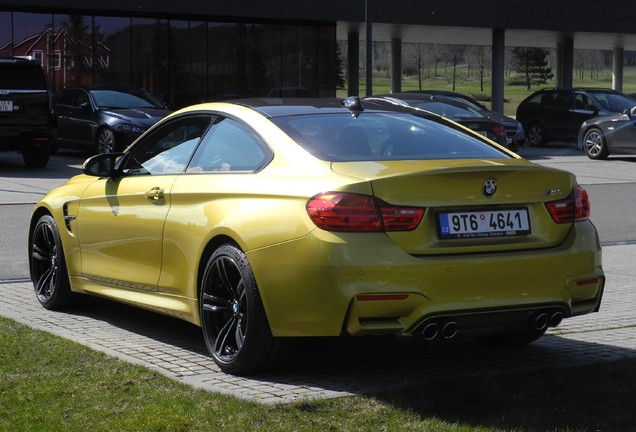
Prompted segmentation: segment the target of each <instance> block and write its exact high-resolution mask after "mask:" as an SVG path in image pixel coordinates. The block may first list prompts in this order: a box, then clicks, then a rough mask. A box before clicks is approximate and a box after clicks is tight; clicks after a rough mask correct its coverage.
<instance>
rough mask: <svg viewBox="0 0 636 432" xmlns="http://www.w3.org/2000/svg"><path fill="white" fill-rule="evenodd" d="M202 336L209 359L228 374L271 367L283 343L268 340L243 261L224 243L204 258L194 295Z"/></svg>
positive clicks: (262, 312)
mask: <svg viewBox="0 0 636 432" xmlns="http://www.w3.org/2000/svg"><path fill="white" fill-rule="evenodd" d="M199 313H200V317H201V327H202V328H203V337H204V339H205V344H206V346H207V348H208V351H209V353H210V356H211V357H212V358H213V359H214V361H215V362H216V364H217V365H218V366H219V368H220V369H221V370H222V371H223V372H225V373H229V374H237V375H244V374H250V373H254V372H259V371H264V370H268V369H272V368H274V367H275V366H276V365H277V364H278V363H279V362H280V361H281V360H282V358H283V356H284V352H285V350H286V346H287V344H288V343H289V342H288V340H286V339H281V338H274V337H273V336H272V333H271V330H270V327H269V324H268V322H267V317H266V316H265V310H264V308H263V304H262V302H261V299H260V295H259V292H258V288H257V286H256V280H255V278H254V274H253V272H252V269H251V267H250V264H249V262H248V261H247V257H246V256H245V254H244V253H243V251H241V250H240V249H239V248H237V247H236V246H234V245H231V244H226V245H223V246H221V247H219V248H218V249H216V250H215V251H214V253H213V254H212V256H211V257H210V258H209V259H208V261H207V263H206V266H205V271H204V273H203V279H202V282H201V290H200V294H199Z"/></svg>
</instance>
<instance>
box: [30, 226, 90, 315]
mask: <svg viewBox="0 0 636 432" xmlns="http://www.w3.org/2000/svg"><path fill="white" fill-rule="evenodd" d="M30 240H31V241H30V250H29V256H30V260H31V262H30V264H31V265H30V267H31V281H32V282H33V288H34V289H35V296H36V297H37V299H38V301H39V302H40V304H41V305H42V306H43V307H44V308H45V309H49V310H60V309H66V308H68V307H70V306H73V305H74V304H75V303H76V301H77V300H78V299H79V297H80V295H81V294H77V293H74V292H72V291H71V285H70V282H69V279H68V272H67V269H66V260H65V259H64V250H63V249H62V241H61V239H60V232H59V230H58V227H57V223H56V222H55V219H53V217H52V216H50V215H44V216H42V217H40V219H39V220H38V222H37V223H36V225H35V227H34V228H33V232H32V234H31V239H30Z"/></svg>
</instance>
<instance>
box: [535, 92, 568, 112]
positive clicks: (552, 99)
mask: <svg viewBox="0 0 636 432" xmlns="http://www.w3.org/2000/svg"><path fill="white" fill-rule="evenodd" d="M545 96H546V98H545V99H542V100H541V102H542V104H543V105H545V106H548V107H552V108H568V107H569V106H570V92H564V91H557V92H552V93H548V94H546V95H545Z"/></svg>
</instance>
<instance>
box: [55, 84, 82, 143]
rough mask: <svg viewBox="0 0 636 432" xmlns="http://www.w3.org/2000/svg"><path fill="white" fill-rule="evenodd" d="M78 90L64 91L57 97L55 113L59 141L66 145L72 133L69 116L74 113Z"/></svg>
mask: <svg viewBox="0 0 636 432" xmlns="http://www.w3.org/2000/svg"><path fill="white" fill-rule="evenodd" d="M75 93H77V90H76V89H74V88H71V89H66V90H62V91H61V92H59V93H58V94H56V95H55V112H56V114H57V140H58V143H60V144H65V143H67V142H68V140H69V135H71V133H72V128H71V125H70V119H69V116H70V114H71V112H72V111H73V99H74V98H75Z"/></svg>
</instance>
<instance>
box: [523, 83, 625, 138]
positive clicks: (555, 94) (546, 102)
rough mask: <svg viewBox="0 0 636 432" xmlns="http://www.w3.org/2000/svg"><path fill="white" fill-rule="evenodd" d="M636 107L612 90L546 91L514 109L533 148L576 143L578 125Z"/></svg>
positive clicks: (619, 93)
mask: <svg viewBox="0 0 636 432" xmlns="http://www.w3.org/2000/svg"><path fill="white" fill-rule="evenodd" d="M634 105H636V101H635V100H634V99H632V98H630V97H629V96H627V95H625V94H623V93H621V92H618V91H615V90H611V89H592V88H574V89H547V90H539V91H537V92H534V93H532V94H531V95H530V96H528V97H527V98H526V99H524V100H523V101H522V102H521V103H520V104H519V107H518V108H517V120H519V121H520V122H521V123H522V124H523V127H524V129H525V131H526V137H527V138H528V141H529V142H530V144H531V145H533V146H544V145H546V144H547V143H548V142H550V141H555V140H563V141H567V142H575V141H576V140H577V137H578V134H579V130H580V128H581V124H582V123H583V122H584V121H587V120H589V119H591V118H593V117H597V116H606V115H611V114H613V113H622V112H625V111H626V110H629V109H631V108H632V107H633V106H634Z"/></svg>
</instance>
